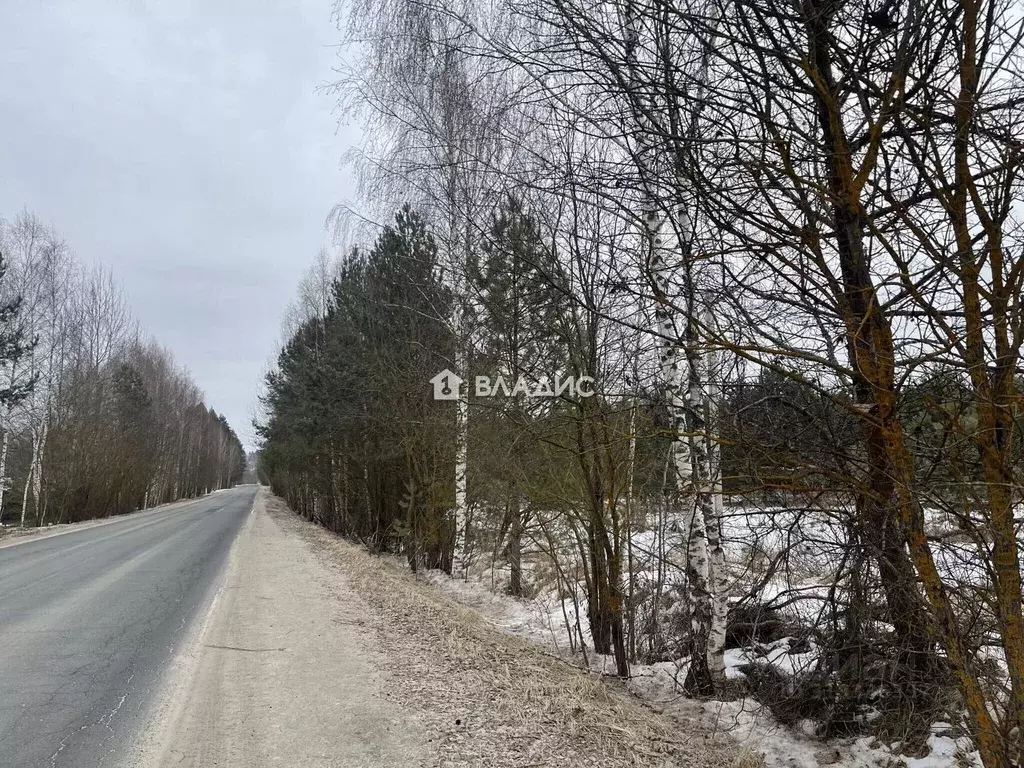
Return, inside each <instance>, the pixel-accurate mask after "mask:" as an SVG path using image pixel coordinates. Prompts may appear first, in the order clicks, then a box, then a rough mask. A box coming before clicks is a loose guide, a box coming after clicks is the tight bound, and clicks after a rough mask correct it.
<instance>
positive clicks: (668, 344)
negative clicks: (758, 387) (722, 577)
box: [646, 210, 715, 695]
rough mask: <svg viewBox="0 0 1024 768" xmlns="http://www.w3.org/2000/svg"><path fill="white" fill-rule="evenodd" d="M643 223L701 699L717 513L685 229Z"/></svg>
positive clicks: (663, 222) (705, 688) (693, 680)
mask: <svg viewBox="0 0 1024 768" xmlns="http://www.w3.org/2000/svg"><path fill="white" fill-rule="evenodd" d="M646 222H647V231H648V236H649V238H650V243H651V272H652V276H653V278H654V287H655V294H656V299H657V305H656V307H655V315H654V316H655V323H656V325H657V328H656V331H657V334H658V340H659V345H660V348H661V350H660V363H661V375H662V381H663V383H664V387H665V398H666V402H667V405H668V410H669V417H670V418H671V420H672V428H671V438H672V445H671V449H670V451H671V457H670V458H671V460H670V472H671V477H670V478H669V480H670V482H671V484H672V485H671V487H670V490H671V491H672V499H673V502H674V503H673V505H672V506H673V507H675V508H676V509H677V510H678V511H679V513H680V514H681V515H682V521H681V522H682V530H683V531H684V533H685V534H686V537H687V543H686V560H685V573H686V582H687V590H686V593H685V601H686V608H687V611H688V613H689V616H690V668H689V671H688V673H687V676H686V683H685V688H686V689H687V690H688V691H690V692H692V693H696V694H701V695H703V694H707V693H710V692H711V691H712V690H713V688H714V685H713V681H712V676H711V671H710V668H709V664H708V661H709V657H710V656H711V649H710V643H709V641H710V637H711V631H712V621H713V610H712V599H711V595H712V589H711V587H712V584H711V555H710V548H709V540H708V528H707V521H708V520H712V521H713V520H714V519H715V515H714V505H713V502H712V499H711V493H710V490H711V489H710V479H711V473H710V471H709V470H710V467H709V463H710V455H711V452H710V450H709V448H708V445H707V441H706V439H705V436H704V431H703V428H704V419H703V418H699V417H698V416H697V413H696V408H695V405H696V404H697V403H701V404H702V405H703V404H705V403H706V402H707V398H706V397H705V391H704V387H703V382H702V376H701V367H702V366H701V360H700V354H699V352H698V351H697V349H696V345H695V342H696V338H695V337H696V330H697V328H696V322H695V321H694V317H693V315H694V308H693V305H694V291H693V281H692V276H691V275H690V274H689V259H688V258H687V257H688V253H689V249H690V238H691V226H690V221H689V217H688V216H687V215H686V213H685V212H684V211H682V210H680V211H679V220H678V222H677V225H676V231H675V232H673V231H672V230H673V227H671V226H670V222H669V220H668V217H666V216H664V215H663V214H661V213H659V212H658V211H654V210H652V211H648V213H647V215H646ZM679 262H682V264H683V270H684V275H683V277H684V279H683V285H682V286H681V290H678V289H677V287H676V285H675V284H674V281H673V279H672V278H673V276H674V275H675V273H676V270H675V269H673V266H672V265H673V264H677V263H679ZM677 321H678V322H677ZM680 325H682V328H680V327H679V326H680Z"/></svg>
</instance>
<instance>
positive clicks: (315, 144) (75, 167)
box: [0, 0, 353, 448]
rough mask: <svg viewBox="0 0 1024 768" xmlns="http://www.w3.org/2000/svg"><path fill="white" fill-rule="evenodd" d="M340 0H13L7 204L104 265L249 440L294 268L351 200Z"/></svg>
mask: <svg viewBox="0 0 1024 768" xmlns="http://www.w3.org/2000/svg"><path fill="white" fill-rule="evenodd" d="M330 13H331V1H330V0H287V1H285V0H279V1H277V2H269V1H261V2H252V0H2V2H0V29H4V30H5V31H6V34H5V35H4V44H3V46H0V67H2V71H3V73H4V76H3V77H2V78H0V217H4V218H11V217H13V216H14V215H16V214H17V213H18V212H19V211H21V210H22V209H28V210H29V211H31V212H33V213H35V214H37V215H38V216H39V217H40V218H41V219H42V220H43V221H45V222H46V223H48V224H52V225H53V226H54V227H55V228H56V229H57V230H58V231H59V232H60V233H61V234H63V235H64V237H65V238H66V239H67V240H68V242H69V243H70V245H71V247H72V248H73V249H74V251H75V252H76V253H77V254H78V256H79V258H80V259H81V260H82V261H83V262H85V263H94V262H100V263H103V264H106V265H108V266H109V267H111V269H112V270H113V272H114V274H115V276H116V277H117V278H118V279H119V280H120V281H121V282H122V284H123V285H124V287H125V289H126V291H127V293H128V296H129V299H130V301H131V304H132V307H133V309H134V312H135V314H136V316H137V317H138V318H139V320H140V322H141V324H142V327H143V328H144V330H146V331H148V332H149V333H151V334H152V335H153V336H154V337H155V338H156V339H157V340H158V341H159V342H161V343H162V344H164V345H165V346H167V347H169V348H170V349H171V350H172V351H173V353H174V355H175V357H176V358H177V360H178V361H179V362H180V363H183V364H184V365H186V366H187V367H188V368H189V370H190V371H191V372H192V375H193V377H194V378H195V380H196V382H197V383H198V384H199V386H200V387H201V388H202V389H203V391H204V393H205V394H206V399H207V403H208V404H209V405H210V406H212V407H213V408H215V409H216V410H217V411H218V412H222V413H224V414H225V415H226V416H227V418H228V420H229V421H230V423H231V425H232V426H233V427H234V428H235V430H236V431H237V432H238V433H239V436H240V437H241V438H242V440H243V442H245V443H246V446H247V448H252V447H253V435H252V430H251V428H250V421H251V413H252V406H253V402H254V399H255V395H256V391H257V386H258V383H259V379H260V376H261V374H262V372H263V370H264V369H265V366H266V364H267V362H268V360H269V359H270V357H271V355H272V354H273V352H274V348H275V345H276V344H277V342H278V340H279V337H280V327H281V317H282V315H283V313H284V311H285V308H286V306H287V305H288V303H289V302H290V301H291V300H292V299H293V297H294V294H295V289H296V286H297V284H298V281H299V279H300V278H301V276H302V273H303V272H304V271H305V269H306V268H307V267H308V266H309V264H310V263H311V262H312V261H313V258H314V257H315V255H316V252H317V250H318V249H319V248H320V247H321V246H322V245H324V244H326V243H328V242H329V239H330V238H329V234H328V233H327V232H326V230H325V228H324V221H325V219H326V217H327V215H328V214H329V212H330V210H331V208H332V207H333V206H334V205H335V204H336V203H339V202H341V201H343V200H345V199H348V198H350V197H351V181H350V177H349V176H348V174H346V173H345V172H344V171H343V170H340V163H339V160H340V158H341V156H342V155H343V154H344V152H345V151H346V149H348V147H349V146H350V145H351V144H352V142H353V132H352V131H351V129H342V130H340V131H339V129H338V127H337V120H336V117H335V116H334V114H333V107H334V103H333V101H332V99H331V98H330V97H329V96H326V95H323V94H320V93H317V88H318V86H320V85H323V84H324V83H327V82H329V81H330V80H331V77H332V73H331V68H332V65H333V64H334V62H335V50H334V48H332V46H333V45H334V44H335V43H337V41H338V38H339V35H338V33H337V31H336V30H335V27H334V25H333V24H332V22H331V19H330Z"/></svg>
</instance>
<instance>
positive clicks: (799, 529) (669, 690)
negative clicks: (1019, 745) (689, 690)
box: [422, 508, 980, 768]
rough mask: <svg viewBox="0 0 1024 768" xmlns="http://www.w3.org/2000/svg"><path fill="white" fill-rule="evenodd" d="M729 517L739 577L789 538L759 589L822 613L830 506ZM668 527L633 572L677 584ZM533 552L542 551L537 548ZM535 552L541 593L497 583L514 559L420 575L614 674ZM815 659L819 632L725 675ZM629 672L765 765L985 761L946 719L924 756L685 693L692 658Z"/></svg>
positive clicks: (670, 705)
mask: <svg viewBox="0 0 1024 768" xmlns="http://www.w3.org/2000/svg"><path fill="white" fill-rule="evenodd" d="M731 512H732V514H731V515H730V516H728V517H727V518H726V521H725V526H724V527H725V532H726V539H727V541H726V550H727V558H728V560H729V562H730V567H731V569H732V570H733V572H734V574H735V575H736V576H737V578H738V579H740V578H742V570H743V567H744V565H743V564H744V563H745V562H747V561H749V559H750V556H751V552H752V549H754V548H757V549H759V550H760V551H761V552H763V553H765V554H766V555H769V556H770V555H771V553H774V552H778V551H779V550H780V549H783V548H789V549H790V551H791V553H792V554H793V557H792V562H793V566H792V568H791V569H790V570H789V571H787V572H786V573H784V574H782V575H780V576H778V577H776V578H773V579H771V580H769V581H768V583H767V584H766V585H765V587H764V589H763V590H762V592H761V594H760V599H761V600H764V601H770V600H772V599H773V598H775V597H776V596H778V595H781V594H783V593H787V594H788V595H789V596H792V595H793V593H794V590H796V591H797V592H798V593H799V595H800V597H801V599H800V600H799V601H797V602H796V603H795V604H794V605H793V606H792V607H791V608H790V611H791V612H792V613H794V614H796V615H799V616H803V617H804V618H807V619H815V618H816V617H817V613H818V611H819V610H820V608H821V604H822V601H823V600H824V599H825V598H826V592H827V590H828V578H829V576H830V571H831V568H832V565H831V564H832V563H835V562H836V558H835V553H836V551H837V547H838V546H839V544H840V541H841V538H840V536H841V531H840V530H838V527H837V526H836V523H835V521H834V520H830V519H829V517H828V515H827V514H823V515H816V514H813V513H809V512H808V511H807V510H803V511H799V512H793V511H791V510H786V509H782V508H778V509H762V510H758V511H757V512H756V513H751V511H750V510H736V509H733V510H731ZM665 528H666V529H667V530H666V533H665V535H664V536H663V537H662V536H659V535H658V533H657V532H656V531H655V530H649V531H641V532H637V533H635V534H634V536H633V538H632V541H631V545H632V550H633V552H632V554H633V558H634V561H633V562H634V573H635V575H636V577H637V581H638V582H639V583H641V584H642V583H645V582H646V583H657V582H659V581H660V583H662V584H673V583H677V582H678V581H679V575H678V574H677V573H674V572H673V571H672V570H671V569H668V570H666V569H665V568H664V566H663V565H662V566H661V567H658V568H657V569H655V567H654V566H653V565H652V564H653V563H656V562H659V561H660V562H662V563H663V562H664V557H663V555H664V553H665V552H666V551H672V550H673V549H674V550H675V551H679V548H680V545H681V544H682V541H681V538H682V537H681V534H680V533H679V532H678V531H676V532H673V531H672V530H671V526H665ZM533 554H534V555H537V554H539V553H537V552H534V553H533ZM535 566H536V562H535V561H531V559H530V558H529V557H525V556H524V562H523V567H524V576H527V581H531V582H532V583H534V584H537V585H538V586H539V590H538V591H537V595H536V596H535V597H533V598H530V599H515V598H512V597H509V596H508V595H505V594H502V593H500V590H501V589H502V587H503V586H504V585H505V584H506V583H507V569H502V568H500V567H498V566H495V565H494V564H491V565H490V566H488V567H475V568H471V569H470V576H469V579H468V580H465V581H464V580H461V579H453V578H451V577H448V576H446V575H445V574H443V573H441V572H439V571H429V572H426V573H423V574H422V577H423V578H424V579H425V580H427V581H429V582H430V583H432V584H434V585H435V586H437V587H438V588H440V589H441V590H442V591H444V592H445V593H446V594H448V595H449V596H451V597H454V598H455V599H457V600H458V601H459V602H461V603H463V604H464V605H467V606H469V607H471V608H474V609H475V610H477V611H478V612H479V613H481V614H482V615H483V616H485V617H486V618H488V619H489V620H490V621H491V622H492V623H493V624H494V625H496V626H498V627H500V628H501V629H503V630H505V631H507V632H509V633H511V634H514V635H517V636H519V637H522V638H524V639H527V640H530V641H532V642H534V643H538V644H540V645H542V646H544V647H546V648H548V649H549V650H550V651H552V652H553V653H556V654H558V655H560V656H563V657H567V656H574V657H575V659H576V660H577V661H578V662H579V663H581V664H582V663H584V658H585V660H586V661H585V663H586V664H587V665H589V667H590V669H591V670H592V671H593V672H594V673H596V674H600V675H607V676H614V670H615V666H614V662H613V660H612V659H611V658H610V657H606V656H600V655H597V654H594V653H592V652H589V650H588V651H587V652H585V653H584V654H580V653H575V654H574V653H573V649H574V648H578V643H571V642H570V640H569V637H570V633H571V634H572V635H573V636H574V637H575V638H579V637H580V636H582V638H583V639H584V642H585V644H586V648H587V649H589V647H590V632H589V626H588V624H587V617H586V611H585V603H584V602H583V599H582V595H579V596H577V600H576V603H578V604H579V606H580V609H579V610H580V615H577V607H576V603H574V601H573V599H572V598H571V597H569V598H565V599H560V598H559V596H558V591H557V588H556V586H555V585H554V584H547V583H545V582H544V580H543V579H538V578H532V577H533V576H534V575H535ZM816 661H817V648H816V647H815V646H814V643H813V640H808V641H804V642H797V641H796V640H794V639H793V638H782V639H780V640H777V641H775V642H773V643H769V644H765V645H761V646H759V647H757V648H756V649H754V648H750V649H738V648H737V649H730V650H728V651H727V652H726V676H727V678H729V679H731V680H737V679H741V678H743V677H744V674H743V672H742V671H741V670H740V667H742V666H743V665H746V664H750V663H753V662H758V663H761V664H765V663H767V664H769V665H771V666H772V667H774V668H775V669H777V670H778V671H780V672H781V673H783V674H786V675H794V674H798V673H800V672H803V671H807V670H809V669H811V668H812V667H813V666H814V664H815V663H816ZM631 670H632V679H631V680H630V681H629V682H628V683H627V688H628V689H629V690H630V691H632V692H633V693H634V694H635V695H637V696H638V697H639V698H641V699H642V700H644V701H646V702H647V703H649V704H650V705H652V706H654V707H655V708H657V709H658V710H661V711H664V712H666V713H668V714H670V715H672V716H674V717H676V718H677V719H678V720H679V721H681V722H684V723H685V722H694V721H698V722H701V723H703V724H705V725H707V726H709V727H711V728H713V729H714V730H715V731H718V732H723V733H726V734H728V736H729V737H730V738H731V739H732V740H733V741H735V742H736V743H738V744H739V745H740V746H742V747H744V748H746V749H750V750H752V751H754V752H756V753H759V754H761V755H763V758H764V765H765V766H766V768H819V766H824V765H833V766H837V767H838V768H969V767H970V766H975V765H977V766H980V761H979V760H978V757H977V753H975V752H972V751H971V746H970V742H969V740H967V739H966V738H963V737H956V736H954V732H953V729H952V726H950V725H949V724H948V723H935V724H934V725H933V726H932V735H931V736H930V737H929V739H928V742H927V748H928V753H927V754H926V755H924V756H922V757H907V756H903V755H900V754H899V753H898V747H899V745H898V744H892V745H884V744H881V743H879V742H878V741H877V740H876V739H874V738H873V737H862V738H851V739H831V740H827V741H826V740H823V739H821V738H817V737H816V736H815V728H816V726H815V723H813V722H810V721H806V722H804V723H802V724H801V726H800V727H799V728H797V729H795V728H789V727H786V726H783V725H780V724H779V723H778V722H777V721H776V720H775V719H774V717H773V716H772V714H771V713H770V712H769V711H768V710H767V709H766V708H765V707H763V706H762V705H760V704H759V703H758V702H756V701H755V700H753V699H751V698H739V699H736V700H732V701H718V700H713V701H698V700H693V699H688V698H686V697H685V696H683V695H682V694H681V693H680V692H679V691H680V688H681V683H682V681H683V679H684V678H685V676H686V661H685V659H683V660H676V661H663V662H658V663H654V664H647V665H642V664H634V665H631Z"/></svg>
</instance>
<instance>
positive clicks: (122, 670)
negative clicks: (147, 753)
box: [0, 486, 256, 768]
mask: <svg viewBox="0 0 1024 768" xmlns="http://www.w3.org/2000/svg"><path fill="white" fill-rule="evenodd" d="M255 494H256V486H240V487H238V488H235V489H232V490H230V491H222V492H219V493H215V494H212V495H210V496H207V497H205V498H202V499H199V500H196V501H191V502H185V503H181V504H175V505H171V506H167V507H162V508H159V509H157V510H153V511H150V512H145V513H141V514H137V515H131V516H129V517H126V518H124V519H120V520H117V521H115V522H112V523H109V524H107V525H102V526H98V527H92V528H87V529H84V530H80V531H75V530H72V531H71V532H69V533H65V534H62V535H59V536H53V537H50V538H43V539H37V540H31V541H27V542H24V543H16V544H14V545H13V546H5V547H2V548H0V766H3V768H35V767H36V766H40V767H43V768H47V767H50V768H62V767H64V766H67V767H69V768H72V767H73V768H91V766H116V765H118V764H119V763H120V761H121V760H122V758H123V755H124V753H125V750H126V749H127V748H128V745H129V744H131V742H132V741H133V740H134V739H135V737H136V736H137V733H138V731H139V729H140V728H142V727H143V725H144V723H145V718H146V716H147V712H148V710H149V708H150V706H151V704H152V700H153V697H154V696H155V695H156V694H157V691H158V687H159V683H160V681H161V677H162V674H163V672H164V670H165V669H166V667H167V666H168V662H169V660H170V659H171V658H172V657H173V655H174V653H175V651H176V650H177V648H178V646H179V645H180V644H181V642H182V641H183V639H184V638H185V637H187V635H188V629H189V626H190V623H191V622H192V620H193V619H194V618H195V617H196V616H197V615H199V614H200V613H201V612H202V610H203V609H204V607H205V606H206V604H207V602H208V601H209V599H210V598H211V596H212V595H213V594H214V592H215V588H216V587H217V585H218V582H219V579H220V578H221V577H222V572H223V566H224V563H225V561H226V558H227V554H228V551H229V549H230V547H231V545H232V543H233V542H234V540H235V538H236V536H237V535H238V533H239V531H240V530H241V529H242V527H243V525H244V524H245V522H246V519H247V517H248V515H249V513H250V510H251V509H252V506H253V500H254V497H255Z"/></svg>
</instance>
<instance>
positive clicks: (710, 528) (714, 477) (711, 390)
mask: <svg viewBox="0 0 1024 768" xmlns="http://www.w3.org/2000/svg"><path fill="white" fill-rule="evenodd" d="M704 326H705V328H706V329H707V330H708V331H709V332H711V331H712V330H713V329H715V328H716V324H715V321H714V316H713V314H712V313H711V311H710V309H708V310H706V313H705V320H704ZM704 354H705V356H706V357H705V359H706V360H707V369H706V375H705V381H706V387H705V393H706V394H705V398H704V426H705V437H704V439H705V441H706V443H707V447H708V472H709V475H708V477H709V481H710V489H709V490H710V493H711V506H710V509H711V512H712V514H711V516H710V517H709V518H708V519H707V520H706V521H705V526H706V528H707V533H708V556H709V561H710V577H711V579H710V580H711V590H710V591H711V630H710V633H709V637H708V669H709V671H710V672H711V677H712V679H714V680H715V681H716V682H721V681H724V680H725V632H726V625H727V620H728V615H729V601H728V588H729V579H728V573H727V571H726V566H725V549H724V548H723V546H722V519H723V516H724V512H725V508H724V499H723V496H722V450H721V443H720V441H719V438H718V426H719V425H718V404H719V403H720V402H721V399H722V376H723V370H722V359H721V354H720V353H719V352H717V351H716V350H714V349H712V348H708V349H706V350H705V352H704Z"/></svg>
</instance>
